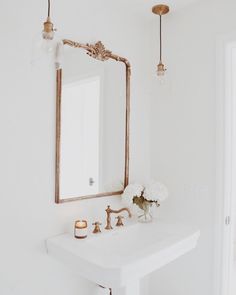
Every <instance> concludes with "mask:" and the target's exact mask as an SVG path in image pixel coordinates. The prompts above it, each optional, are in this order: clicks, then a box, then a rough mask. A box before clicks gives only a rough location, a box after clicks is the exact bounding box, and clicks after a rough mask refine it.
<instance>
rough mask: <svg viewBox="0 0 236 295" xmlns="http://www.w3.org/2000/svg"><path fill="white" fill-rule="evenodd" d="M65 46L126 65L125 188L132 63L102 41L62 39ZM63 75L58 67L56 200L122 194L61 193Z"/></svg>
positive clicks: (125, 180) (127, 166) (103, 59)
mask: <svg viewBox="0 0 236 295" xmlns="http://www.w3.org/2000/svg"><path fill="white" fill-rule="evenodd" d="M62 42H63V45H64V46H70V47H72V48H77V49H83V50H85V51H86V52H87V54H88V55H89V56H91V57H92V58H94V59H96V60H100V61H102V62H106V61H107V60H114V61H116V62H119V63H122V64H123V65H124V66H125V75H126V79H125V80H126V93H125V104H126V105H125V167H124V181H123V183H124V188H125V187H126V186H127V185H128V184H129V137H130V91H131V87H130V80H131V65H130V62H129V61H128V59H126V58H124V57H121V56H119V55H117V54H114V53H112V52H111V51H110V50H107V49H106V48H105V46H104V45H103V43H102V42H101V41H98V42H96V43H95V44H88V43H86V44H82V43H79V42H75V41H71V40H67V39H65V40H62ZM62 75H63V69H61V68H60V69H57V72H56V165H55V170H56V171H55V202H56V203H57V204H61V203H66V202H72V201H77V200H84V199H93V198H100V197H106V196H116V195H121V194H122V193H123V190H120V191H112V192H103V193H98V194H94V195H84V196H76V195H75V196H72V197H71V198H63V197H61V193H60V173H61V171H60V170H61V160H60V159H61V158H60V156H61V113H62Z"/></svg>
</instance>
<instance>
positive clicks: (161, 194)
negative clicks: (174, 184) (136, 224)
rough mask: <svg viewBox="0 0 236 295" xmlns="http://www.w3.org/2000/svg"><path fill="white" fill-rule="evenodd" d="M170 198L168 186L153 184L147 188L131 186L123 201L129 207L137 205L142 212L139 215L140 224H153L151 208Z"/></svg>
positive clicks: (123, 195) (127, 189) (124, 193)
mask: <svg viewBox="0 0 236 295" xmlns="http://www.w3.org/2000/svg"><path fill="white" fill-rule="evenodd" d="M167 197H168V190H167V188H166V186H165V185H164V184H162V183H159V182H151V183H149V184H148V185H147V186H146V187H144V186H142V185H140V184H129V185H128V186H127V187H126V188H125V190H124V192H123V194H122V199H123V201H124V202H125V203H126V204H127V205H129V206H130V205H132V204H135V205H137V206H138V207H139V209H140V210H141V213H140V214H139V215H138V220H139V221H140V222H151V221H152V214H151V207H152V206H153V205H156V207H159V206H160V203H161V202H162V201H164V200H165V199H166V198H167Z"/></svg>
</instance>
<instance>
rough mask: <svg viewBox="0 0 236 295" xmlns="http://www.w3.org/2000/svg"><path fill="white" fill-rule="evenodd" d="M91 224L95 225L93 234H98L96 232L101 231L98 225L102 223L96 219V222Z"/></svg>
mask: <svg viewBox="0 0 236 295" xmlns="http://www.w3.org/2000/svg"><path fill="white" fill-rule="evenodd" d="M93 225H95V226H94V230H93V233H94V234H98V233H100V232H101V229H100V225H102V224H101V222H99V221H96V222H94V223H93Z"/></svg>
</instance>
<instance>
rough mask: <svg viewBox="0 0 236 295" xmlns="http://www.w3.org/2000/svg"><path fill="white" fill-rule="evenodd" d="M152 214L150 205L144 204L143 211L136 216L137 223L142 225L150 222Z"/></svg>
mask: <svg viewBox="0 0 236 295" xmlns="http://www.w3.org/2000/svg"><path fill="white" fill-rule="evenodd" d="M152 219H153V217H152V212H151V204H150V203H146V204H145V205H144V206H143V209H142V210H140V214H139V215H138V221H139V222H142V223H148V222H152Z"/></svg>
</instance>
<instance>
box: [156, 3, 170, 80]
mask: <svg viewBox="0 0 236 295" xmlns="http://www.w3.org/2000/svg"><path fill="white" fill-rule="evenodd" d="M169 11H170V8H169V6H167V5H165V4H159V5H155V6H153V8H152V12H153V13H154V14H157V15H159V16H160V60H159V64H158V65H157V76H164V75H165V71H166V68H165V65H164V64H163V62H162V16H163V15H165V14H167V13H168V12H169Z"/></svg>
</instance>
